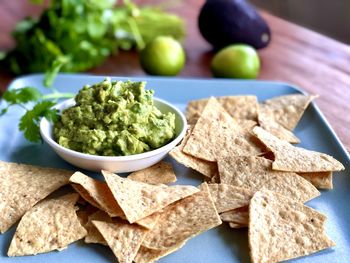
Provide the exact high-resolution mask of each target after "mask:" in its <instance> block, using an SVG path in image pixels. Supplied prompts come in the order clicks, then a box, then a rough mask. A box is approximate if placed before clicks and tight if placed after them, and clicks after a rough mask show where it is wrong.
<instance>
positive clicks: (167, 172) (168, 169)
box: [128, 162, 176, 184]
mask: <svg viewBox="0 0 350 263" xmlns="http://www.w3.org/2000/svg"><path fill="white" fill-rule="evenodd" d="M128 178H129V179H131V180H134V181H138V182H144V183H147V184H169V183H174V182H176V175H175V173H174V170H173V167H172V165H171V163H166V162H159V163H156V164H155V165H153V166H151V167H149V168H146V169H143V170H140V171H137V172H133V173H131V174H130V175H129V176H128Z"/></svg>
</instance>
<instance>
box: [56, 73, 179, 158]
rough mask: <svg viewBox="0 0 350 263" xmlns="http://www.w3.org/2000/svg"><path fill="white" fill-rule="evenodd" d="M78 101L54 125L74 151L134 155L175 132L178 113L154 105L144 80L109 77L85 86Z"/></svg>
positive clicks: (58, 137) (59, 137)
mask: <svg viewBox="0 0 350 263" xmlns="http://www.w3.org/2000/svg"><path fill="white" fill-rule="evenodd" d="M75 102H76V105H75V106H73V107H70V108H68V109H66V110H64V111H63V112H62V115H61V118H60V120H59V121H58V122H56V123H55V125H54V137H55V140H56V141H57V142H58V143H59V144H60V145H62V146H63V147H66V148H69V149H72V150H75V151H79V152H83V153H88V154H94V155H105V156H120V155H131V154H137V153H143V152H146V151H149V150H152V149H156V148H159V147H161V146H163V145H165V144H166V143H167V142H169V141H170V140H171V139H172V138H173V137H174V135H175V115H174V114H173V113H166V114H163V113H161V112H160V111H159V110H158V109H157V108H156V107H155V106H154V105H153V90H145V82H131V81H127V82H122V81H110V79H106V80H104V81H103V82H101V83H98V84H95V85H92V86H91V87H90V86H85V87H83V88H82V89H81V90H80V91H79V93H78V94H77V95H76V97H75Z"/></svg>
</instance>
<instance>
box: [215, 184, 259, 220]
mask: <svg viewBox="0 0 350 263" xmlns="http://www.w3.org/2000/svg"><path fill="white" fill-rule="evenodd" d="M208 187H209V190H210V194H211V197H212V198H213V201H214V204H215V207H216V210H217V211H218V213H222V212H225V211H229V210H233V209H236V208H239V207H243V206H247V205H249V202H250V199H251V198H252V196H253V194H254V191H252V190H249V189H246V188H242V187H235V186H233V185H229V184H208Z"/></svg>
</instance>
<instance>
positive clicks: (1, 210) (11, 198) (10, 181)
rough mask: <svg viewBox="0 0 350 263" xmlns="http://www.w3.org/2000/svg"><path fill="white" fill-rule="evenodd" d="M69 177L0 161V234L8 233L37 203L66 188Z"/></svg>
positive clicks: (61, 173) (62, 173)
mask: <svg viewBox="0 0 350 263" xmlns="http://www.w3.org/2000/svg"><path fill="white" fill-rule="evenodd" d="M72 173H73V172H70V171H67V170H62V169H54V168H45V167H39V166H33V165H27V164H17V163H7V162H3V161H0V200H1V201H0V232H1V233H4V232H5V231H7V230H8V229H9V228H10V227H11V226H12V225H13V224H14V223H16V222H17V221H18V220H19V219H20V218H21V217H22V216H23V215H24V213H25V212H27V211H28V210H29V209H31V208H32V207H33V206H34V205H35V204H36V203H37V202H39V201H40V200H42V199H44V198H45V197H46V196H48V195H49V194H51V193H52V192H53V191H55V190H57V189H58V188H60V187H61V186H63V185H65V184H68V180H69V177H70V176H71V175H72Z"/></svg>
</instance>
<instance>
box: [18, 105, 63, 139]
mask: <svg viewBox="0 0 350 263" xmlns="http://www.w3.org/2000/svg"><path fill="white" fill-rule="evenodd" d="M54 105H55V103H54V102H52V101H47V100H45V101H41V102H39V103H38V104H36V105H35V106H34V108H33V109H32V110H29V111H27V112H26V113H25V114H24V115H23V116H22V118H21V120H20V123H19V130H20V131H23V132H24V137H25V138H26V139H27V140H29V141H31V142H38V141H40V139H41V136H40V130H39V122H40V119H41V117H46V118H47V119H48V120H50V121H56V120H57V119H58V111H57V110H56V109H52V107H53V106H54Z"/></svg>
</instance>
